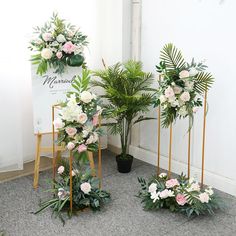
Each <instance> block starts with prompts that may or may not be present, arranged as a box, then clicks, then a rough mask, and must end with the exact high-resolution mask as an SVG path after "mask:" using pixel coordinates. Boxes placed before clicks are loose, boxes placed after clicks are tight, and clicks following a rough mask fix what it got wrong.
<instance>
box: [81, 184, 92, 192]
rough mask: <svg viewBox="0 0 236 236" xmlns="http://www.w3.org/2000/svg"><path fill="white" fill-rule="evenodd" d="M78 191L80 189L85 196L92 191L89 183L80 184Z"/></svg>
mask: <svg viewBox="0 0 236 236" xmlns="http://www.w3.org/2000/svg"><path fill="white" fill-rule="evenodd" d="M80 189H81V190H82V191H83V192H84V193H85V194H89V193H90V191H91V189H92V187H91V185H90V183H88V182H85V183H82V184H81V185H80Z"/></svg>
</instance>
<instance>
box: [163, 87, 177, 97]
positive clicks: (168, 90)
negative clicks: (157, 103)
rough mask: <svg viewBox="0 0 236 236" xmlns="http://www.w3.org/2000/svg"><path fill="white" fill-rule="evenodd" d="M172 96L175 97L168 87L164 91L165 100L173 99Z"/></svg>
mask: <svg viewBox="0 0 236 236" xmlns="http://www.w3.org/2000/svg"><path fill="white" fill-rule="evenodd" d="M174 95H175V93H174V90H173V89H172V88H171V87H170V86H169V87H168V88H167V89H166V90H165V96H166V98H170V97H173V96H174Z"/></svg>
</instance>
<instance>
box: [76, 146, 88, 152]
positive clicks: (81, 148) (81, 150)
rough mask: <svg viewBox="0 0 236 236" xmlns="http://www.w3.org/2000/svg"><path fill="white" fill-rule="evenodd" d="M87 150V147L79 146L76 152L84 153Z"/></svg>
mask: <svg viewBox="0 0 236 236" xmlns="http://www.w3.org/2000/svg"><path fill="white" fill-rule="evenodd" d="M86 150H87V146H86V145H85V144H80V145H79V147H78V152H79V153H81V152H85V151H86Z"/></svg>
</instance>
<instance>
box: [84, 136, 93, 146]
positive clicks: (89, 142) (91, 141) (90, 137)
mask: <svg viewBox="0 0 236 236" xmlns="http://www.w3.org/2000/svg"><path fill="white" fill-rule="evenodd" d="M91 143H93V135H90V136H89V138H88V139H87V141H86V144H87V145H88V144H91Z"/></svg>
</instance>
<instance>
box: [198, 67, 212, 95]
mask: <svg viewBox="0 0 236 236" xmlns="http://www.w3.org/2000/svg"><path fill="white" fill-rule="evenodd" d="M213 82H214V78H213V76H212V75H211V74H210V73H208V72H200V73H198V74H197V77H196V81H195V90H196V92H197V93H199V94H203V93H204V92H205V91H207V90H208V89H209V88H210V87H211V85H212V84H213Z"/></svg>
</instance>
